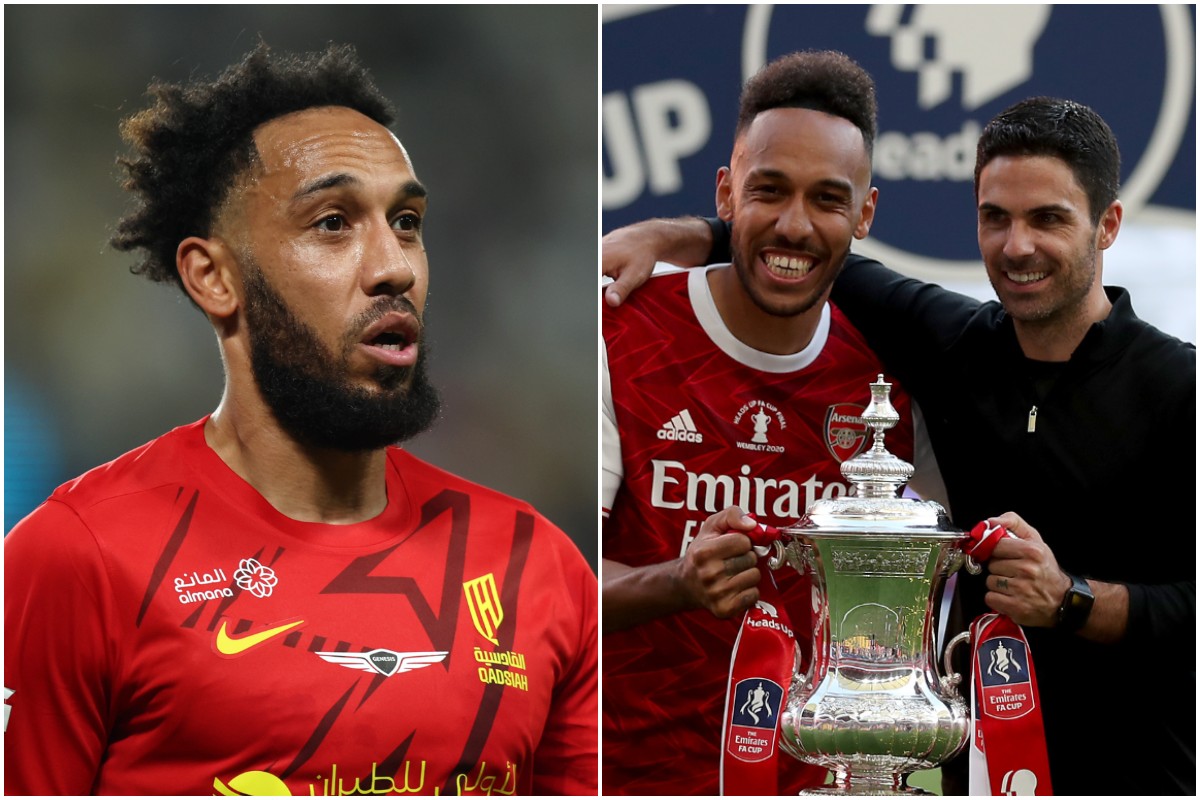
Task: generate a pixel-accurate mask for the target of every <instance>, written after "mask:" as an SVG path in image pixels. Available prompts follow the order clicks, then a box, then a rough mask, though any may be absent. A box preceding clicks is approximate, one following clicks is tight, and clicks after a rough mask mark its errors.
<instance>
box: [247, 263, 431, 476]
mask: <svg viewBox="0 0 1200 800" xmlns="http://www.w3.org/2000/svg"><path fill="white" fill-rule="evenodd" d="M243 262H244V263H245V265H246V269H245V270H244V274H245V290H246V306H245V311H246V326H247V330H248V333H249V338H250V366H251V371H252V373H253V375H254V381H255V383H256V384H257V386H258V389H259V392H260V393H261V394H262V396H263V399H264V400H265V401H266V403H267V406H268V408H270V410H271V413H272V415H274V417H275V419H276V421H277V422H278V423H279V425H280V427H282V428H283V430H284V432H285V433H287V434H288V435H289V436H291V437H292V438H293V439H295V440H296V441H297V442H299V443H300V444H302V445H305V446H309V447H314V448H321V449H330V450H337V451H340V452H351V453H358V452H367V451H371V450H378V449H381V448H383V447H386V446H388V445H391V444H396V443H399V442H403V441H407V440H408V439H411V438H412V437H414V436H416V435H417V434H418V433H421V432H422V431H424V430H427V429H428V428H429V427H430V426H431V425H433V423H434V422H435V421H436V420H437V417H438V414H439V412H440V409H441V400H440V398H439V396H438V392H437V389H436V388H435V387H434V386H433V384H432V383H430V382H429V378H428V375H427V374H426V366H425V365H426V356H427V353H428V347H427V345H426V344H425V342H424V337H422V340H421V342H420V346H419V348H418V352H417V361H416V363H415V364H414V365H413V366H412V367H395V366H390V365H384V364H381V365H379V367H378V368H377V369H376V370H375V374H374V375H373V376H372V378H373V381H374V383H375V384H376V385H377V387H378V388H377V389H366V388H362V387H358V386H354V385H352V384H351V383H350V381H349V379H348V377H347V376H348V375H349V360H350V354H351V353H352V352H353V349H354V348H355V347H356V346H357V342H358V338H357V336H358V333H359V332H360V331H362V330H363V329H365V328H366V326H367V325H369V324H370V323H371V322H373V321H374V320H376V319H379V318H380V317H381V316H382V315H383V314H385V313H387V312H388V311H393V310H399V311H405V312H407V313H410V314H412V315H413V316H418V315H417V312H416V309H415V308H414V307H413V305H412V303H410V302H409V301H408V299H407V298H404V297H384V298H381V299H380V300H379V301H378V302H377V303H376V305H375V306H373V307H372V308H371V309H369V310H368V311H367V312H365V313H364V314H362V315H360V316H359V317H358V318H356V319H355V321H354V322H353V323H352V324H351V325H350V327H349V332H348V334H347V336H346V337H345V339H344V341H343V342H342V349H341V352H340V353H334V352H331V351H330V349H329V348H327V347H326V346H325V345H323V344H322V343H321V341H320V339H319V338H318V336H317V334H316V332H315V331H313V330H312V328H310V327H309V326H308V325H307V324H306V323H305V322H303V321H302V320H301V319H300V318H299V317H297V316H296V315H295V314H294V313H293V312H292V310H291V309H290V308H289V307H288V305H287V304H286V303H285V302H284V300H283V298H282V297H280V295H279V294H278V292H276V291H275V289H274V288H273V287H272V286H271V284H270V283H269V282H268V281H267V279H266V277H265V276H264V275H263V274H262V271H261V270H260V269H258V267H257V265H255V264H254V263H253V260H252V259H245V258H244V259H243Z"/></svg>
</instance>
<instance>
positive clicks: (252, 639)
mask: <svg viewBox="0 0 1200 800" xmlns="http://www.w3.org/2000/svg"><path fill="white" fill-rule="evenodd" d="M303 624H304V620H302V619H298V620H296V621H295V622H289V623H287V624H286V625H278V626H276V627H274V628H267V629H266V630H265V631H259V632H258V633H251V634H249V635H248V636H239V637H237V638H236V639H235V638H234V637H232V636H230V635H229V634H228V633H227V632H226V630H225V620H221V628H220V630H218V631H217V642H216V646H217V652H218V653H220V654H221V655H226V656H236V655H241V654H242V653H244V652H246V651H247V650H249V649H250V648H251V647H257V646H258V645H260V644H262V643H263V642H265V641H267V640H268V639H272V638H274V637H276V636H278V635H279V634H281V633H286V632H287V631H290V630H291V629H292V628H296V627H299V626H300V625H303Z"/></svg>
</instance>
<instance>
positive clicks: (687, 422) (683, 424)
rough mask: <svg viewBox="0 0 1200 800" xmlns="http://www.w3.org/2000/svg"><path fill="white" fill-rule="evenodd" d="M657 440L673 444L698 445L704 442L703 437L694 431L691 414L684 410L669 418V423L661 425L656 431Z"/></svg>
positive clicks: (694, 425) (694, 424) (694, 426)
mask: <svg viewBox="0 0 1200 800" xmlns="http://www.w3.org/2000/svg"><path fill="white" fill-rule="evenodd" d="M658 438H660V439H667V440H669V441H673V442H696V443H699V442H703V441H704V436H703V435H702V434H700V433H698V432H697V431H696V423H694V422H692V415H691V412H689V411H688V410H687V409H686V408H685V409H684V410H683V411H680V412H679V413H678V414H676V415H675V416H673V417H671V420H670V421H669V422H665V423H663V426H662V427H661V428H659V429H658Z"/></svg>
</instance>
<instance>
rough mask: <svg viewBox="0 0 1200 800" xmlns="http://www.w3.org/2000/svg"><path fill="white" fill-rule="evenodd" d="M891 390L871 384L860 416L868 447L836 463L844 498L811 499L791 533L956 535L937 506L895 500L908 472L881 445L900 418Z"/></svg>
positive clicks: (884, 383) (883, 383) (879, 380)
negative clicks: (867, 431)
mask: <svg viewBox="0 0 1200 800" xmlns="http://www.w3.org/2000/svg"><path fill="white" fill-rule="evenodd" d="M891 390H892V385H891V384H890V383H888V382H887V381H885V380H884V379H883V375H880V376H879V377H878V378H877V379H876V380H875V382H874V383H872V384H871V402H870V403H869V404H868V405H867V407H866V409H864V410H863V413H862V420H863V422H865V423H866V424H867V425H868V426H869V427H870V429H871V432H872V435H873V441H872V444H871V447H870V448H868V449H867V450H866V451H864V452H863V453H861V454H859V455H857V456H855V457H854V458H852V459H850V460H849V461H846V462H845V463H843V464H842V474H843V475H844V476H846V479H847V480H848V481H850V483H851V484H852V488H851V490H850V494H848V495H846V496H845V497H838V498H831V499H826V500H818V501H816V502H815V503H813V504H812V505H811V506H809V507H808V510H807V513H806V514H805V516H804V518H803V519H802V520H801V521H800V523H799V525H797V526H796V528H797V529H803V531H804V533H805V534H811V533H812V532H813V530H814V529H822V530H823V529H828V530H830V531H836V530H841V531H853V532H855V533H863V532H868V531H870V532H876V531H878V532H880V533H889V534H903V533H906V532H907V533H913V534H917V533H928V532H945V533H951V532H954V533H958V532H957V531H955V529H954V527H953V526H952V525H951V524H950V520H949V518H948V517H947V515H946V511H945V509H943V508H942V506H941V504H939V503H936V502H934V501H932V500H914V499H911V498H906V497H901V496H899V491H900V489H901V487H902V486H903V485H904V484H905V483H907V482H908V480H909V479H910V478H911V477H912V475H913V472H914V469H913V465H912V464H910V463H908V462H907V461H905V460H904V459H902V458H898V457H897V456H895V455H894V454H892V453H891V452H889V451H888V449H887V448H886V447H885V445H884V439H885V437H886V434H887V431H889V430H891V429H892V428H893V427H895V425H896V424H897V423H898V422H899V421H900V414H899V413H898V412H897V411H896V409H895V408H894V407H893V406H892V402H891ZM958 535H960V536H961V534H958Z"/></svg>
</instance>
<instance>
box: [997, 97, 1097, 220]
mask: <svg viewBox="0 0 1200 800" xmlns="http://www.w3.org/2000/svg"><path fill="white" fill-rule="evenodd" d="M999 156H1052V157H1054V158H1058V159H1061V160H1062V161H1064V162H1066V164H1067V166H1068V167H1070V168H1071V173H1072V174H1073V175H1074V176H1075V180H1076V181H1078V182H1079V185H1080V186H1081V187H1083V191H1084V193H1085V194H1087V199H1088V206H1089V207H1090V216H1091V219H1092V224H1093V225H1097V224H1099V222H1100V217H1101V216H1102V215H1103V213H1104V210H1105V209H1106V208H1108V207H1109V206H1110V205H1111V204H1112V202H1113V201H1114V200H1116V199H1117V188H1118V186H1119V185H1120V182H1121V151H1120V150H1119V149H1117V137H1115V136H1113V132H1112V129H1111V128H1109V127H1108V123H1106V122H1105V121H1104V120H1103V119H1102V118H1101V117H1100V115H1099V114H1097V113H1096V112H1095V111H1093V110H1092V109H1090V108H1088V107H1087V106H1085V105H1082V104H1081V103H1076V102H1075V101H1073V100H1060V99H1058V98H1055V97H1031V98H1029V99H1028V100H1022V101H1021V102H1019V103H1017V104H1016V105H1014V106H1011V107H1009V108H1008V109H1006V110H1004V111H1002V112H1000V114H999V115H998V116H996V118H995V119H993V120H992V121H991V122H989V123H988V124H987V127H985V128H984V129H983V134H982V135H981V136H980V137H979V145H978V147H977V148H976V150H975V199H976V200H978V199H979V174H980V173H981V172H983V168H984V167H986V166H987V165H988V164H989V163H990V162H991V160H992V159H994V158H997V157H999Z"/></svg>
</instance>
